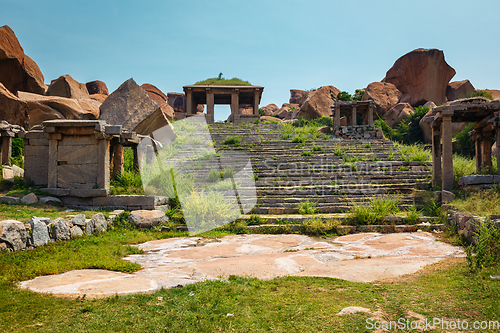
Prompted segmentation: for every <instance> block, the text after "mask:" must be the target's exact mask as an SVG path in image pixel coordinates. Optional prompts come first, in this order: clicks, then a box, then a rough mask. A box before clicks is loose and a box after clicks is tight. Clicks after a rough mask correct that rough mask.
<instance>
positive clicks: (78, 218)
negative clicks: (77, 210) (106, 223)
mask: <svg viewBox="0 0 500 333" xmlns="http://www.w3.org/2000/svg"><path fill="white" fill-rule="evenodd" d="M71 223H73V224H74V225H78V226H80V227H84V226H85V223H86V219H85V215H83V214H78V215H75V216H74V217H73V218H72V219H71Z"/></svg>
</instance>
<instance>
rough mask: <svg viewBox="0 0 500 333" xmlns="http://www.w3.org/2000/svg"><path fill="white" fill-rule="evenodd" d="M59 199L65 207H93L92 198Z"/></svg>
mask: <svg viewBox="0 0 500 333" xmlns="http://www.w3.org/2000/svg"><path fill="white" fill-rule="evenodd" d="M60 199H61V201H62V202H63V203H64V205H65V206H67V207H79V206H93V205H92V198H78V197H61V198H60Z"/></svg>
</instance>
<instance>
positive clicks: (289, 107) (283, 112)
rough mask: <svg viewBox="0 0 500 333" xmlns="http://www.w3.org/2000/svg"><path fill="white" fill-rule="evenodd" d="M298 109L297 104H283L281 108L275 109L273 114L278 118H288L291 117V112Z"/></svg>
mask: <svg viewBox="0 0 500 333" xmlns="http://www.w3.org/2000/svg"><path fill="white" fill-rule="evenodd" d="M298 109H299V105H298V104H288V103H286V104H283V105H282V106H281V108H280V109H279V110H278V111H276V113H275V115H276V116H278V118H280V119H284V120H290V119H292V118H293V114H294V113H295V111H296V110H298Z"/></svg>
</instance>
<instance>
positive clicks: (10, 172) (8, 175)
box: [2, 165, 24, 183]
mask: <svg viewBox="0 0 500 333" xmlns="http://www.w3.org/2000/svg"><path fill="white" fill-rule="evenodd" d="M2 177H3V179H5V180H6V181H9V182H11V183H13V182H14V177H21V178H22V177H24V169H21V168H20V167H18V166H17V165H12V166H8V165H4V167H3V168H2Z"/></svg>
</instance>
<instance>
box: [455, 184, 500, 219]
mask: <svg viewBox="0 0 500 333" xmlns="http://www.w3.org/2000/svg"><path fill="white" fill-rule="evenodd" d="M450 205H451V206H452V207H453V208H454V209H457V210H460V211H464V212H470V213H472V214H474V215H476V216H484V217H488V216H490V215H497V214H500V188H499V187H494V188H492V189H490V190H487V191H473V190H471V191H468V190H464V191H462V192H457V196H456V198H455V200H453V201H452V202H450Z"/></svg>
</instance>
